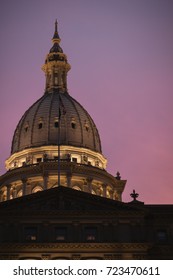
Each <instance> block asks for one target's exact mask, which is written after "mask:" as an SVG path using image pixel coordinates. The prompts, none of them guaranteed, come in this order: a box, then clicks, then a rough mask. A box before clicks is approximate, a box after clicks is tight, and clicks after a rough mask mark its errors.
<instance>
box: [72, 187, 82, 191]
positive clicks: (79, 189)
mask: <svg viewBox="0 0 173 280" xmlns="http://www.w3.org/2000/svg"><path fill="white" fill-rule="evenodd" d="M72 189H74V190H77V191H81V188H80V187H78V186H74V187H73V188H72Z"/></svg>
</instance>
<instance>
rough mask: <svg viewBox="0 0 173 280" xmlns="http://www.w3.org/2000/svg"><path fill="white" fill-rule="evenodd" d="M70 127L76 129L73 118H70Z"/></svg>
mask: <svg viewBox="0 0 173 280" xmlns="http://www.w3.org/2000/svg"><path fill="white" fill-rule="evenodd" d="M71 127H72V128H73V129H75V128H76V121H75V118H72V119H71Z"/></svg>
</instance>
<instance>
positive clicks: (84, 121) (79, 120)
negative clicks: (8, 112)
mask: <svg viewBox="0 0 173 280" xmlns="http://www.w3.org/2000/svg"><path fill="white" fill-rule="evenodd" d="M59 96H60V100H61V101H62V102H63V110H64V112H62V115H61V121H60V137H59V144H60V145H70V146H75V147H84V148H87V149H91V150H93V151H95V152H99V153H101V143H100V137H99V133H98V130H97V128H96V126H95V124H94V122H93V120H92V119H91V117H90V115H89V114H88V113H87V111H86V110H85V109H84V108H83V107H82V106H81V105H80V104H79V103H78V102H77V101H76V100H74V99H73V98H72V97H71V96H70V95H69V94H68V93H56V92H52V93H48V94H45V95H44V96H42V97H41V98H40V99H39V100H38V101H36V102H35V103H34V104H33V105H32V106H31V107H30V108H29V109H28V110H27V111H26V113H25V114H24V115H23V117H22V118H21V120H20V121H19V124H18V125H17V128H16V131H15V133H14V137H13V141H12V149H11V153H12V154H13V153H16V152H19V151H22V150H24V149H28V148H32V147H39V146H45V145H57V144H58V136H59V133H58V130H59V129H58V127H59V107H60V105H59Z"/></svg>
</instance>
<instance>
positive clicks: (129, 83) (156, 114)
mask: <svg viewBox="0 0 173 280" xmlns="http://www.w3.org/2000/svg"><path fill="white" fill-rule="evenodd" d="M56 19H57V20H58V29H59V35H60V37H61V44H60V45H61V47H62V48H63V51H64V53H65V54H66V55H67V57H68V62H69V63H70V64H71V67H72V69H71V70H70V71H69V74H68V90H69V93H70V95H71V96H73V97H74V98H75V99H76V100H77V101H78V102H80V103H81V104H82V105H83V106H84V108H85V109H86V110H87V111H88V112H89V114H90V115H91V117H92V118H93V120H94V122H95V123H96V125H97V128H98V130H99V133H100V137H101V142H102V152H103V154H104V156H105V157H106V158H107V160H108V166H107V171H108V172H110V173H111V174H112V175H114V176H115V174H116V172H117V171H119V172H120V173H121V177H122V179H126V180H127V184H126V188H125V191H124V194H123V201H131V197H130V193H131V192H132V190H133V189H135V190H136V192H137V193H139V198H138V199H139V200H140V201H143V202H145V203H146V204H160V203H161V204H172V203H173V32H172V27H173V1H172V0H87V1H85V0H80V1H79V0H30V1H28V0H15V1H13V0H4V1H1V3H0V38H1V44H0V85H1V87H0V127H1V132H0V174H1V175H2V174H3V173H4V172H5V167H4V162H5V159H7V158H8V157H9V156H10V149H11V142H12V136H13V133H14V130H15V127H16V125H17V123H18V121H19V120H20V118H21V117H22V115H23V114H24V112H25V111H26V110H27V109H28V108H29V107H30V106H31V105H32V104H33V103H34V102H35V101H36V100H37V99H39V98H40V97H41V96H42V95H43V93H44V86H45V77H44V73H43V72H42V70H41V66H42V65H43V64H44V59H45V56H46V54H47V53H48V51H49V49H50V48H51V46H52V43H51V38H52V36H53V33H54V22H55V20H56Z"/></svg>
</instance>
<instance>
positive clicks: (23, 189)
mask: <svg viewBox="0 0 173 280" xmlns="http://www.w3.org/2000/svg"><path fill="white" fill-rule="evenodd" d="M22 184H23V185H22V195H26V186H27V179H26V178H23V179H22Z"/></svg>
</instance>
